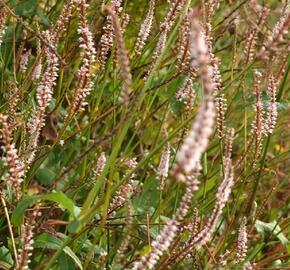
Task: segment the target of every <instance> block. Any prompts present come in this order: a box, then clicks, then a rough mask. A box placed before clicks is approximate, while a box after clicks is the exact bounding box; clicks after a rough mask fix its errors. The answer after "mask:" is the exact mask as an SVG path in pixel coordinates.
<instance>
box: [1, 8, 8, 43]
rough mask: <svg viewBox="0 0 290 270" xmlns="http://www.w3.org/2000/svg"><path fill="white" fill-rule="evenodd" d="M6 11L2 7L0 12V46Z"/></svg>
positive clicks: (4, 29)
mask: <svg viewBox="0 0 290 270" xmlns="http://www.w3.org/2000/svg"><path fill="white" fill-rule="evenodd" d="M7 13H8V11H7V9H6V8H5V7H4V8H2V10H1V12H0V47H1V44H2V42H3V36H4V34H5V31H6V26H5V21H6V17H7Z"/></svg>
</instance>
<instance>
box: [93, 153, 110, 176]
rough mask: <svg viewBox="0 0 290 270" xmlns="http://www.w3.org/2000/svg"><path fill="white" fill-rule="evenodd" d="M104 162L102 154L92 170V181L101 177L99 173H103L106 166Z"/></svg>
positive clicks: (103, 154)
mask: <svg viewBox="0 0 290 270" xmlns="http://www.w3.org/2000/svg"><path fill="white" fill-rule="evenodd" d="M106 162H107V158H106V154H105V153H104V152H102V153H101V155H100V157H99V158H98V160H97V164H96V166H95V168H94V169H93V173H94V179H96V178H97V177H98V176H100V175H101V173H102V172H103V170H104V168H105V166H106Z"/></svg>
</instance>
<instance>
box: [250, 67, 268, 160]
mask: <svg viewBox="0 0 290 270" xmlns="http://www.w3.org/2000/svg"><path fill="white" fill-rule="evenodd" d="M261 78H262V74H261V73H260V72H259V71H255V72H254V89H255V98H256V103H255V104H254V110H255V118H254V121H253V122H252V133H253V135H254V146H255V149H254V162H253V164H254V166H256V162H257V160H258V158H259V156H260V153H261V147H262V139H263V135H264V134H265V123H264V107H263V103H262V98H261Z"/></svg>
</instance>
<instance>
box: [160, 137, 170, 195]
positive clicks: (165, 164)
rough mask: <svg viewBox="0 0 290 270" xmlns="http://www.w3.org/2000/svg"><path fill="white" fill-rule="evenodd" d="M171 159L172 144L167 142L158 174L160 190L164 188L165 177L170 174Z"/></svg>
mask: <svg viewBox="0 0 290 270" xmlns="http://www.w3.org/2000/svg"><path fill="white" fill-rule="evenodd" d="M169 161H170V144H169V143H168V142H167V143H166V144H165V146H164V148H163V151H162V154H161V158H160V162H159V166H158V170H157V174H158V176H159V181H160V183H159V186H160V190H163V188H164V179H165V178H167V176H168V170H169Z"/></svg>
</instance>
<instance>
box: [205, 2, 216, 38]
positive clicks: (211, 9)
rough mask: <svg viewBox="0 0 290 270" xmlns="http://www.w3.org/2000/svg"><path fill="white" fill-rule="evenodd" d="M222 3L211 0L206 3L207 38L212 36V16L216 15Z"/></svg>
mask: <svg viewBox="0 0 290 270" xmlns="http://www.w3.org/2000/svg"><path fill="white" fill-rule="evenodd" d="M219 6H220V1H219V0H209V1H207V2H206V3H205V26H204V28H205V33H206V35H207V36H210V35H211V31H212V24H211V20H212V16H213V15H214V13H215V11H216V10H217V9H218V8H219Z"/></svg>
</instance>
